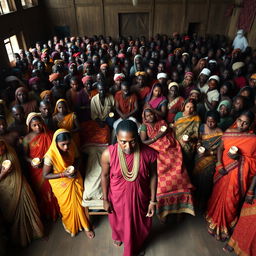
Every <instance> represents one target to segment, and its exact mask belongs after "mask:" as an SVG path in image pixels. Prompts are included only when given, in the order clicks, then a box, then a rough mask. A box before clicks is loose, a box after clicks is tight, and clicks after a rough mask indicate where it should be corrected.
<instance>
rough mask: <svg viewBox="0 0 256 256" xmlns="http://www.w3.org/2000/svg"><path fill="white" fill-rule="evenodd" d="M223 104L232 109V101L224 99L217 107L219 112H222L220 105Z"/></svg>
mask: <svg viewBox="0 0 256 256" xmlns="http://www.w3.org/2000/svg"><path fill="white" fill-rule="evenodd" d="M222 105H224V106H226V107H227V108H228V109H229V111H230V110H231V102H230V101H229V100H222V101H221V102H220V104H219V106H218V108H217V110H218V112H220V107H221V106H222Z"/></svg>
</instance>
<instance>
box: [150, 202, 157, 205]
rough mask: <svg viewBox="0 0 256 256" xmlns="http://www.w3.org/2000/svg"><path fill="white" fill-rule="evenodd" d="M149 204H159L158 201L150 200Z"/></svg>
mask: <svg viewBox="0 0 256 256" xmlns="http://www.w3.org/2000/svg"><path fill="white" fill-rule="evenodd" d="M149 204H152V205H157V202H153V201H149Z"/></svg>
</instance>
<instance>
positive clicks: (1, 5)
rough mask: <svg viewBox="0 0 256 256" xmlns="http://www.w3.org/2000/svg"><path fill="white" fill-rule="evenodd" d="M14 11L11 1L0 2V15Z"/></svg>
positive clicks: (0, 0)
mask: <svg viewBox="0 0 256 256" xmlns="http://www.w3.org/2000/svg"><path fill="white" fill-rule="evenodd" d="M13 11H15V6H14V3H13V1H8V0H0V15H2V14H6V13H10V12H13Z"/></svg>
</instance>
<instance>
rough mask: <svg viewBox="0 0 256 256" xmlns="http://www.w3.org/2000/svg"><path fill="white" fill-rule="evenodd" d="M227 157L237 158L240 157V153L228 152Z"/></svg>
mask: <svg viewBox="0 0 256 256" xmlns="http://www.w3.org/2000/svg"><path fill="white" fill-rule="evenodd" d="M228 157H229V158H231V159H233V160H238V158H239V157H240V154H239V153H236V154H230V153H229V152H228Z"/></svg>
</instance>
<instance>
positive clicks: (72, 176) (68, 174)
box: [63, 169, 76, 179]
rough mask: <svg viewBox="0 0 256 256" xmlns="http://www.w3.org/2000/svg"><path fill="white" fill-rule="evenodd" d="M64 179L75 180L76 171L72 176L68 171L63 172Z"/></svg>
mask: <svg viewBox="0 0 256 256" xmlns="http://www.w3.org/2000/svg"><path fill="white" fill-rule="evenodd" d="M63 174H64V177H67V178H70V179H74V178H75V177H76V171H75V172H74V173H72V174H70V173H69V172H68V171H67V169H66V170H65V171H64V172H63Z"/></svg>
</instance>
